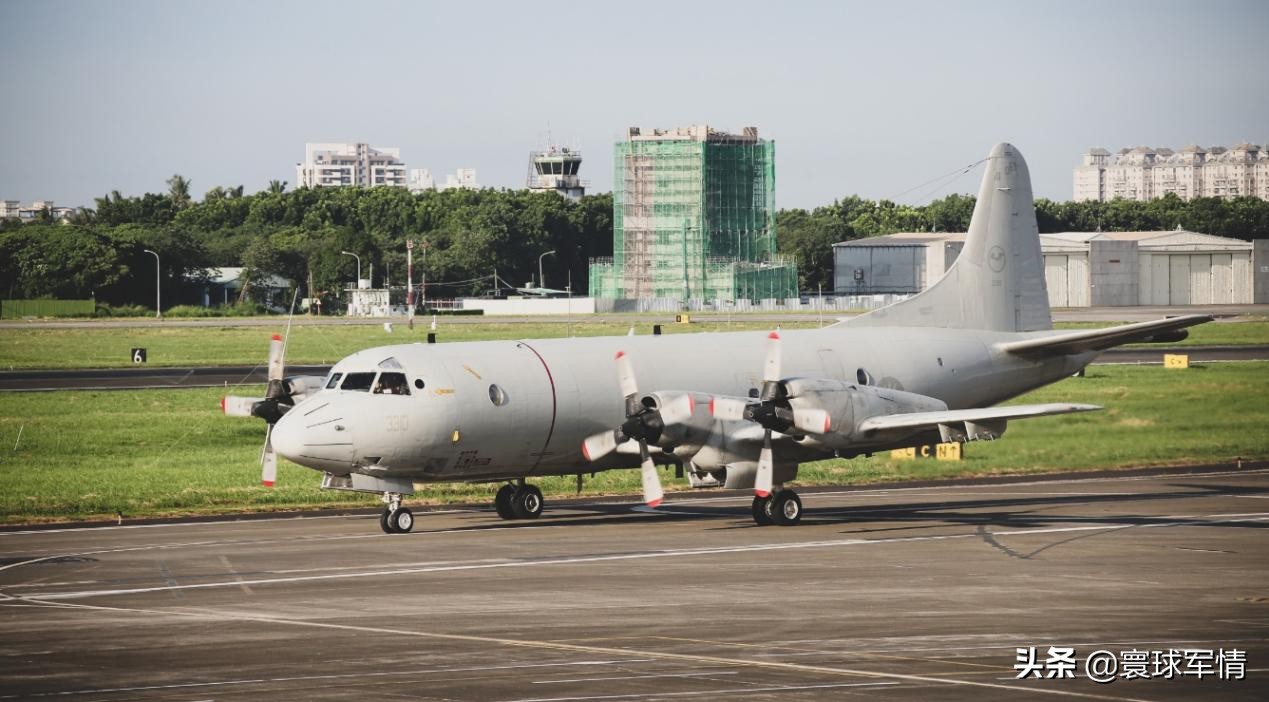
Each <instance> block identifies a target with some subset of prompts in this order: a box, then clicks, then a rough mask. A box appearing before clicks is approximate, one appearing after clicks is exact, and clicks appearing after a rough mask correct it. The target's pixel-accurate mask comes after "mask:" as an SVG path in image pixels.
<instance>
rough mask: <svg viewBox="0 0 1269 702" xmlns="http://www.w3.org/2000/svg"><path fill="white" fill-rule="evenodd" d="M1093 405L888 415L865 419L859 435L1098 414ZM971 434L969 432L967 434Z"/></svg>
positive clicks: (1040, 406) (1011, 406) (1047, 405)
mask: <svg viewBox="0 0 1269 702" xmlns="http://www.w3.org/2000/svg"><path fill="white" fill-rule="evenodd" d="M1099 409H1101V407H1099V406H1097V405H1081V404H1073V403H1070V402H1055V403H1050V404H1046V405H1008V406H1005V407H985V408H982V409H964V410H944V411H941V412H910V413H908V414H888V415H884V416H880V417H869V418H868V419H865V420H864V421H863V422H862V423H861V424H860V425H859V431H860V432H861V433H872V432H890V431H899V430H903V431H905V432H916V431H925V430H930V431H933V430H935V429H938V428H939V425H950V424H969V425H982V426H989V425H991V424H993V423H994V422H1000V421H1002V420H1003V421H1007V420H1010V419H1025V418H1027V417H1044V416H1048V415H1052V414H1069V413H1071V412H1091V411H1093V410H1099ZM967 433H973V432H967Z"/></svg>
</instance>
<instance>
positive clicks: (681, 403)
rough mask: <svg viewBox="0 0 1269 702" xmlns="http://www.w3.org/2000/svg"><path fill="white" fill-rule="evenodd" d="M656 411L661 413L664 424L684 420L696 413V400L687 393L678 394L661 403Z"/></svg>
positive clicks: (667, 424)
mask: <svg viewBox="0 0 1269 702" xmlns="http://www.w3.org/2000/svg"><path fill="white" fill-rule="evenodd" d="M658 411H659V412H660V413H661V421H662V422H663V423H664V424H665V425H666V426H669V425H671V424H678V423H680V422H685V421H687V420H688V419H691V417H692V415H693V414H695V413H696V400H693V399H692V396H691V395H688V394H683V395H678V396H675V397H674V398H673V399H671V400H670V401H668V402H666V403H664V404H662V405H661V407H660V408H659V409H658Z"/></svg>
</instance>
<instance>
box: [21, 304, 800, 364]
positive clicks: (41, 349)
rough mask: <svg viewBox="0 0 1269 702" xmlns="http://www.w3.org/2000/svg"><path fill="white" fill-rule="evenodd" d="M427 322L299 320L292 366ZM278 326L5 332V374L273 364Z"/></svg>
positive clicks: (411, 335) (669, 328)
mask: <svg viewBox="0 0 1269 702" xmlns="http://www.w3.org/2000/svg"><path fill="white" fill-rule="evenodd" d="M635 326H636V330H635V333H637V334H651V333H652V325H651V324H650V323H644V322H639V323H637V324H636V325H635ZM772 326H773V325H772V324H771V323H769V322H749V321H736V322H734V323H728V322H726V321H722V322H717V323H711V322H693V323H692V324H665V325H662V330H663V333H665V334H683V333H689V332H706V331H743V330H766V329H771V328H772ZM781 326H782V327H783V328H785V329H801V328H809V327H814V326H816V325H815V323H813V322H793V321H791V322H787V323H782V324H781ZM428 327H429V325H428V321H427V320H422V319H420V320H418V323H416V324H415V327H414V329H413V330H410V329H409V328H407V327H406V326H405V325H404V324H401V323H399V322H398V323H395V324H394V325H393V331H392V333H390V334H389V333H388V332H386V331H384V328H383V326H382V325H378V324H306V323H305V321H304V320H303V319H302V318H299V317H297V318H296V320H295V323H294V325H293V326H292V327H291V333H290V337H289V339H288V341H287V352H286V360H287V363H289V364H333V363H335V362H336V361H338V360H339V359H341V358H343V357H344V356H347V355H348V354H350V353H353V352H354V351H360V350H361V349H365V348H369V347H372V346H383V345H386V344H408V343H412V342H416V341H425V340H426V339H427V334H428V332H429V328H428ZM630 327H631V323H627V322H622V323H603V322H587V321H577V322H573V323H571V324H566V323H561V322H543V323H540V324H534V323H524V324H514V323H507V322H488V323H471V324H468V323H451V324H447V323H446V320H445V319H444V318H441V319H440V321H438V323H437V332H436V334H437V340H438V341H439V342H441V343H446V342H454V341H485V340H490V339H549V338H557V337H566V336H615V335H621V334H625V333H627V332H628V331H629V330H630ZM285 328H286V321H285V320H282V319H279V320H278V325H277V327H236V326H230V325H226V326H223V327H218V326H210V327H124V328H105V327H103V328H100V329H93V328H88V329H82V328H81V329H48V328H43V329H12V328H10V329H4V330H0V369H7V370H20V369H30V368H118V367H125V366H129V367H130V366H132V365H133V363H132V361H131V358H130V356H129V350H130V349H132V348H133V347H144V348H145V349H146V353H147V356H148V359H147V363H148V364H149V365H151V366H208V365H212V366H218V365H230V366H253V365H256V364H258V363H260V364H262V363H264V362H265V361H266V358H267V356H268V351H269V336H270V335H272V334H274V333H282V332H283V331H284V330H285Z"/></svg>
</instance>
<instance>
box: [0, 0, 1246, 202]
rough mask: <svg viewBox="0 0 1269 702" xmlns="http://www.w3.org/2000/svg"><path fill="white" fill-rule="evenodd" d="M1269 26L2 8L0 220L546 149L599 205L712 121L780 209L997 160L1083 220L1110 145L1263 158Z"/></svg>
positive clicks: (509, 9)
mask: <svg viewBox="0 0 1269 702" xmlns="http://www.w3.org/2000/svg"><path fill="white" fill-rule="evenodd" d="M1267 20H1269V3H1266V2H1262V1H1256V0H1248V1H1235V0H1226V1H1212V2H1201V3H1200V2H1170V1H1161V0H1154V1H1150V2H1137V1H1131V2H1130V1H1117V2H1105V1H1096V2H1087V1H1085V0H1060V1H1044V0H1040V1H1036V0H1029V1H1026V2H1021V1H1016V0H1015V1H1012V2H949V1H945V2H877V3H860V2H788V3H775V2H770V1H768V2H736V1H729V2H725V3H724V2H717V3H708V4H706V3H690V2H655V1H642V0H641V1H640V2H637V3H602V2H577V3H570V2H558V1H552V2H543V3H538V4H533V3H523V2H521V3H511V2H507V3H502V2H471V3H459V2H448V3H429V2H358V3H353V2H346V3H319V2H266V1H257V2H240V1H238V0H219V1H218V2H214V3H212V2H200V3H194V2H148V1H137V2H64V1H63V2H59V1H52V2H47V1H40V2H33V1H28V0H3V1H2V2H0V32H2V36H3V38H2V39H0V91H2V92H0V95H3V96H4V99H3V101H0V135H3V147H2V150H0V154H2V155H0V198H5V199H21V200H23V201H24V202H27V201H30V200H33V199H41V198H49V199H53V200H55V201H56V202H58V203H59V204H66V205H91V204H92V198H93V197H95V196H99V195H102V194H104V193H106V192H108V191H110V190H113V189H118V190H120V191H122V192H124V193H125V194H139V193H142V192H146V191H153V192H162V191H163V190H165V188H166V186H165V185H164V180H166V179H167V178H168V177H169V176H170V175H172V174H173V173H181V174H182V175H184V176H186V177H187V178H190V179H191V180H192V181H193V191H194V193H195V194H196V196H198V197H201V195H202V193H203V192H205V191H206V190H207V189H208V188H211V187H212V186H214V185H225V186H233V185H239V184H242V185H245V186H246V188H247V190H248V191H249V192H254V191H256V190H260V189H262V188H264V187H265V184H266V183H267V182H268V181H269V180H270V179H274V178H277V179H280V180H286V181H289V182H292V183H293V182H294V181H295V163H296V162H297V161H300V160H303V157H304V143H305V142H324V141H350V142H351V141H367V142H370V143H371V144H372V145H382V146H397V147H400V149H401V155H402V158H403V160H405V161H406V163H407V164H408V165H409V166H410V167H411V168H428V169H430V170H431V171H432V173H433V175H434V177H436V178H437V180H443V179H444V174H446V173H452V172H453V171H454V170H455V169H456V168H459V167H465V166H470V167H475V168H476V169H477V171H478V177H479V180H480V182H481V184H482V185H486V186H494V187H512V188H519V187H523V185H524V178H525V171H526V166H527V158H528V152H529V150H530V149H532V148H538V147H541V146H542V145H544V144H545V142H546V139H547V132H548V126H549V130H550V133H551V135H553V137H554V138H555V140H556V141H558V142H560V143H562V144H566V145H568V144H575V145H577V146H580V147H581V149H582V150H583V153H584V155H585V162H584V164H583V166H582V175H583V177H584V178H586V179H588V180H590V182H591V191H593V192H599V191H607V190H610V189H611V188H612V144H613V142H614V141H615V140H617V139H620V138H622V136H623V135H624V133H625V129H626V127H628V126H631V125H640V126H649V127H652V126H656V127H672V126H679V125H686V124H693V123H708V124H711V125H713V126H715V127H718V128H722V129H728V130H738V129H740V128H741V127H744V126H748V125H753V126H757V127H758V129H759V134H760V135H761V136H763V137H767V138H772V139H774V140H775V141H776V153H777V166H776V181H777V187H776V200H777V204H778V205H779V206H781V207H814V206H816V205H821V204H828V203H830V202H831V201H833V200H834V199H836V198H839V197H842V196H846V195H851V194H858V195H862V196H864V197H870V198H882V197H894V196H896V195H898V194H900V193H903V192H904V191H908V190H909V189H912V188H913V186H916V185H918V184H920V183H923V182H925V181H928V180H931V179H932V178H935V177H937V176H939V175H942V174H945V173H948V172H949V171H953V170H954V169H956V168H957V167H958V166H964V165H967V164H969V163H972V162H974V161H977V160H979V159H981V158H982V157H984V156H985V155H986V154H987V152H988V151H989V149H990V148H991V146H992V144H994V143H996V142H999V141H1010V142H1012V143H1014V144H1016V145H1017V146H1018V147H1019V149H1020V150H1021V151H1022V153H1023V154H1024V155H1025V156H1026V158H1027V160H1028V163H1029V165H1030V167H1031V173H1032V177H1033V179H1034V184H1035V191H1036V194H1037V195H1038V196H1043V197H1050V198H1053V199H1058V200H1067V199H1070V197H1071V169H1072V168H1073V167H1074V166H1075V165H1076V164H1077V163H1078V161H1079V156H1080V154H1081V153H1083V152H1084V151H1085V150H1086V149H1087V148H1088V147H1091V146H1103V147H1106V148H1109V149H1112V150H1113V149H1119V148H1122V147H1127V146H1136V145H1141V144H1148V145H1152V146H1170V147H1172V148H1179V147H1181V146H1184V145H1186V144H1189V143H1198V144H1202V145H1207V146H1211V145H1229V144H1233V143H1236V142H1239V141H1252V142H1256V143H1265V142H1266V141H1269V77H1267V69H1269V41H1266V40H1265V38H1264V31H1265V27H1266V26H1269V23H1267ZM978 176H979V172H978V171H975V172H974V173H972V174H970V175H968V176H965V177H963V178H960V179H957V180H955V181H954V182H952V183H951V184H950V185H949V187H947V188H945V189H942V190H939V191H937V192H930V191H929V189H928V188H918V189H916V190H913V191H912V192H910V193H908V194H907V195H905V196H904V197H902V198H900V201H904V202H921V201H928V200H929V199H931V198H934V197H941V196H943V195H945V194H947V193H949V192H973V191H974V190H976V185H977V179H978ZM922 196H924V197H922Z"/></svg>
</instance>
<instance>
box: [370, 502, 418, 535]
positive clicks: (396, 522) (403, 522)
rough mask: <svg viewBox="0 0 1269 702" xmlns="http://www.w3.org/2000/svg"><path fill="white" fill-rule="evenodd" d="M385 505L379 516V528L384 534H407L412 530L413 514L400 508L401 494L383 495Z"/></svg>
mask: <svg viewBox="0 0 1269 702" xmlns="http://www.w3.org/2000/svg"><path fill="white" fill-rule="evenodd" d="M383 502H384V505H386V506H385V507H384V508H383V512H382V513H381V514H380V515H379V528H380V529H383V532H384V533H385V534H408V533H410V530H411V529H413V528H414V513H413V512H411V511H410V510H409V508H406V507H402V506H401V493H399V492H385V493H383Z"/></svg>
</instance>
